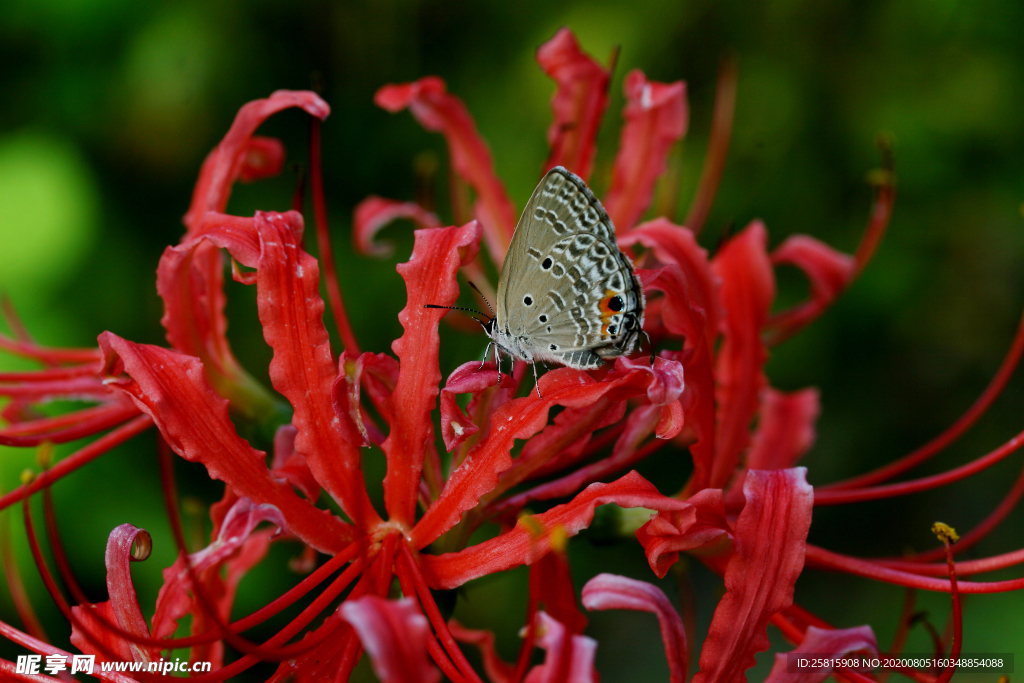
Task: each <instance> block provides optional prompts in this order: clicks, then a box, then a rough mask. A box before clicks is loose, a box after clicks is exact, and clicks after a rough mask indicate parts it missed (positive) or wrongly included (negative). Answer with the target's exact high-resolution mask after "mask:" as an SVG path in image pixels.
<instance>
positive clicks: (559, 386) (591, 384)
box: [410, 368, 650, 548]
mask: <svg viewBox="0 0 1024 683" xmlns="http://www.w3.org/2000/svg"><path fill="white" fill-rule="evenodd" d="M649 382H650V375H647V374H646V373H642V372H639V371H632V372H629V373H627V374H625V375H621V374H620V375H618V376H616V377H614V378H609V379H608V380H607V381H604V382H597V381H595V380H594V379H593V378H591V377H590V376H589V375H587V374H586V373H584V372H581V371H578V370H572V369H570V368H560V369H558V370H553V371H551V372H548V373H546V374H545V375H544V376H543V377H541V379H540V391H541V393H542V396H543V398H541V397H537V396H535V395H533V394H531V395H530V396H529V397H524V398H520V399H515V400H513V401H509V402H508V403H506V404H504V405H502V406H501V407H500V408H498V410H496V411H495V412H494V414H493V415H492V417H491V431H490V433H489V434H488V435H487V438H486V439H485V440H483V441H480V442H479V443H477V445H476V446H474V447H473V449H472V450H471V451H470V453H469V455H468V456H467V457H466V460H465V461H464V462H463V463H462V464H461V465H460V466H459V467H457V468H456V469H455V470H454V471H453V472H452V474H451V476H449V477H448V482H447V483H446V485H445V488H444V491H442V492H441V496H440V498H438V499H437V500H436V501H434V503H433V504H431V506H430V507H429V508H428V509H427V511H426V513H425V514H424V515H423V517H421V518H420V520H419V522H417V524H416V526H415V527H414V528H413V530H412V532H411V534H410V539H411V542H412V544H413V546H414V547H416V548H422V547H424V546H426V545H427V544H429V543H432V542H433V541H434V540H436V539H437V538H438V537H439V536H440V535H441V534H443V533H444V532H445V531H447V530H448V529H450V528H451V527H452V526H454V525H455V524H456V523H457V522H458V521H459V519H460V518H461V516H462V513H463V512H465V511H467V510H469V509H471V508H473V507H474V506H475V505H476V504H477V502H478V501H479V500H480V498H481V497H482V496H484V495H486V494H489V493H491V492H492V491H494V490H495V487H496V486H497V485H498V477H499V475H501V474H502V473H503V472H505V471H506V470H508V469H509V468H510V467H511V466H512V458H511V456H510V455H509V451H510V450H511V448H512V445H513V443H514V442H515V440H516V439H528V438H530V437H531V436H533V435H534V434H536V433H537V432H538V431H540V430H541V429H543V428H544V427H545V426H546V425H547V421H548V410H549V409H550V408H551V407H552V406H555V405H562V406H565V407H566V408H568V409H573V408H586V407H588V406H592V405H594V404H595V403H597V402H598V401H599V400H600V399H602V398H603V397H604V396H605V395H607V394H609V393H612V392H614V393H613V396H616V395H617V396H616V400H619V401H621V400H624V399H626V398H629V397H631V396H636V395H638V394H642V393H643V392H644V391H645V390H646V387H647V384H648V383H649ZM597 424H600V423H597ZM594 428H595V429H596V428H597V427H596V426H595V427H594ZM531 471H532V470H531ZM525 472H526V470H523V472H522V475H523V476H525ZM519 480H521V477H520V478H519ZM514 482H515V480H514V479H509V478H503V479H502V480H501V486H502V487H503V488H507V487H509V486H511V485H513V484H514Z"/></svg>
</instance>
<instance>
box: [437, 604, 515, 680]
mask: <svg viewBox="0 0 1024 683" xmlns="http://www.w3.org/2000/svg"><path fill="white" fill-rule="evenodd" d="M448 630H449V631H451V632H452V636H453V637H454V638H455V640H457V641H459V642H460V643H468V644H470V645H476V647H477V649H478V650H480V659H482V660H483V663H484V671H485V672H487V678H488V679H490V681H491V683H509V682H510V681H511V680H512V673H513V668H514V667H513V666H512V665H511V664H509V663H508V662H506V661H505V660H503V659H502V658H501V656H500V655H499V654H498V652H497V650H495V649H494V634H493V633H491V632H490V631H488V630H486V629H474V628H466V627H465V626H463V625H462V624H460V623H459V622H457V621H455V620H454V619H452V620H451V621H449V622H448Z"/></svg>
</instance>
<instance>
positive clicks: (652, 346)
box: [640, 330, 654, 368]
mask: <svg viewBox="0 0 1024 683" xmlns="http://www.w3.org/2000/svg"><path fill="white" fill-rule="evenodd" d="M640 332H642V333H643V335H644V338H646V339H647V345H648V346H650V347H651V367H652V368H653V367H654V344H652V343H651V338H650V336H649V335H648V334H647V331H646V330H640Z"/></svg>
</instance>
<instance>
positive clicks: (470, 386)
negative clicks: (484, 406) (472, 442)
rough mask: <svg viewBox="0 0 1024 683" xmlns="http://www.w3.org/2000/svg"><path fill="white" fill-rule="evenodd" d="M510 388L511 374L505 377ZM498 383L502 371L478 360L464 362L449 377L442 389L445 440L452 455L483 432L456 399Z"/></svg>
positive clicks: (442, 423) (442, 434) (503, 376)
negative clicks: (481, 363)
mask: <svg viewBox="0 0 1024 683" xmlns="http://www.w3.org/2000/svg"><path fill="white" fill-rule="evenodd" d="M501 380H502V382H501V383H502V384H503V385H504V386H506V387H508V386H511V385H512V384H513V380H512V378H511V377H509V376H508V375H504V374H503V375H502V376H501ZM497 384H498V371H497V368H495V367H494V365H493V364H486V365H483V366H481V365H480V363H478V362H477V361H470V362H468V363H463V364H462V365H460V366H459V367H457V368H456V369H455V371H454V372H453V373H452V374H450V375H448V381H447V382H445V385H444V389H442V390H441V438H442V439H444V447H445V448H447V449H448V452H449V453H450V452H452V451H453V450H455V449H456V448H458V447H459V446H460V445H462V443H463V442H464V441H465V440H466V439H468V438H469V437H471V436H473V435H474V434H476V433H477V432H478V431H480V427H478V426H477V425H476V424H475V423H474V422H473V421H472V420H471V419H470V418H469V416H468V415H466V413H465V412H463V410H462V408H460V407H459V404H458V402H457V401H456V400H455V397H456V395H458V394H469V393H472V394H474V395H476V394H479V393H480V392H482V391H484V390H485V389H488V388H490V387H493V386H497Z"/></svg>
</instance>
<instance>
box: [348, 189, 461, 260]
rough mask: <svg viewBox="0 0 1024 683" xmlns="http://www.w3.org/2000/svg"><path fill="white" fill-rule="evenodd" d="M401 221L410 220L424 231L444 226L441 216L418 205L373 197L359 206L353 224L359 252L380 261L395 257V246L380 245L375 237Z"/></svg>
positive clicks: (353, 237) (356, 246)
mask: <svg viewBox="0 0 1024 683" xmlns="http://www.w3.org/2000/svg"><path fill="white" fill-rule="evenodd" d="M399 218H408V219H410V220H412V221H413V222H414V223H416V225H417V226H419V227H421V228H436V227H438V226H439V225H440V224H441V223H440V221H438V220H437V216H435V215H434V214H433V213H431V212H430V211H427V210H426V209H424V208H423V207H422V206H420V205H419V204H417V203H416V202H400V201H397V200H395V199H385V198H384V197H378V196H376V195H373V196H370V197H367V198H366V199H364V200H363V201H361V202H359V205H358V206H356V210H355V214H354V217H353V221H352V242H353V244H354V245H355V248H356V251H358V252H359V253H361V254H366V255H367V256H376V257H378V258H387V257H388V256H391V254H392V253H394V251H395V245H393V244H390V243H387V242H376V241H374V239H373V238H374V237H376V236H377V233H378V232H380V231H381V230H382V229H384V227H385V226H386V225H388V223H391V222H392V221H395V220H398V219H399Z"/></svg>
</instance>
